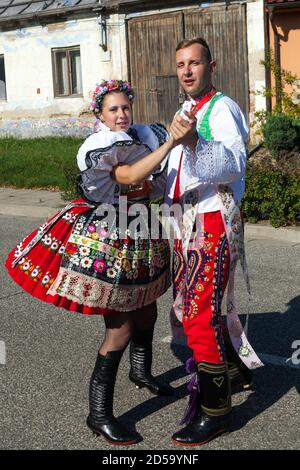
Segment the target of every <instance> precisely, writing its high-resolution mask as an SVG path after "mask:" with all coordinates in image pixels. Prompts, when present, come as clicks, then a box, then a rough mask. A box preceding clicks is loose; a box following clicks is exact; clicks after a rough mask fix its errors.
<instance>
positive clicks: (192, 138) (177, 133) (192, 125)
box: [170, 111, 198, 151]
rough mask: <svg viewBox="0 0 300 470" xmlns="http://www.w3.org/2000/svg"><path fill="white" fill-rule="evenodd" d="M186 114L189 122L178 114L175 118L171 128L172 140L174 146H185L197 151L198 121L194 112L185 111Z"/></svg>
mask: <svg viewBox="0 0 300 470" xmlns="http://www.w3.org/2000/svg"><path fill="white" fill-rule="evenodd" d="M184 114H185V116H187V118H188V120H187V119H185V118H183V117H182V116H180V115H179V114H176V116H175V117H174V119H173V121H172V124H171V126H170V134H171V139H172V140H173V142H174V146H176V145H179V144H183V145H187V146H189V147H190V148H191V149H192V150H193V151H195V149H196V145H197V141H198V134H197V129H196V124H197V120H196V118H195V115H194V114H193V113H192V112H187V111H184Z"/></svg>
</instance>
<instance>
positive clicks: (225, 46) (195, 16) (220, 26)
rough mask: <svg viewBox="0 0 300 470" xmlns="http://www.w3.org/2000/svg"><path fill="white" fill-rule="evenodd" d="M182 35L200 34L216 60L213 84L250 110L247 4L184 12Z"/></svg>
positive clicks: (244, 109)
mask: <svg viewBox="0 0 300 470" xmlns="http://www.w3.org/2000/svg"><path fill="white" fill-rule="evenodd" d="M184 16H185V37H187V38H189V37H195V36H201V37H203V38H205V40H206V41H207V43H208V44H209V48H210V49H211V53H212V57H213V59H216V61H217V71H216V75H215V77H214V80H213V82H214V84H215V86H216V87H217V89H218V90H220V91H222V92H223V93H225V94H226V95H228V96H230V97H231V98H233V99H234V100H235V101H236V102H237V103H238V104H239V106H240V107H241V108H242V110H243V111H244V113H245V114H246V116H248V113H249V85H248V53H247V23H246V5H245V4H240V5H231V6H229V7H228V8H225V7H214V8H205V9H201V10H194V11H188V12H186V13H185V15H184Z"/></svg>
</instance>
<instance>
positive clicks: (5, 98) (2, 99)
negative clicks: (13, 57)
mask: <svg viewBox="0 0 300 470" xmlns="http://www.w3.org/2000/svg"><path fill="white" fill-rule="evenodd" d="M0 58H3V65H4V78H5V81H4V84H5V97H4V98H1V96H0V101H2V102H3V101H7V86H6V73H5V54H0Z"/></svg>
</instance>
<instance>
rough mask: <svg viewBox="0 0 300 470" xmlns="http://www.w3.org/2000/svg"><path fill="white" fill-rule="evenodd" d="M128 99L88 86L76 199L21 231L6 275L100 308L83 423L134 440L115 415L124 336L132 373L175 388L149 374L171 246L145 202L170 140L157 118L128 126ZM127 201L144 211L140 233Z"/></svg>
mask: <svg viewBox="0 0 300 470" xmlns="http://www.w3.org/2000/svg"><path fill="white" fill-rule="evenodd" d="M132 101H133V92H132V88H131V85H130V84H129V83H128V82H123V81H121V80H109V81H104V82H102V83H101V84H100V85H98V86H97V87H96V89H95V92H94V96H93V102H92V107H93V110H94V112H95V114H96V116H97V126H96V127H97V129H96V130H97V132H95V133H94V134H92V135H91V136H90V137H88V138H87V139H86V141H85V142H84V143H83V145H82V146H81V147H80V149H79V152H78V155H77V163H78V166H79V169H80V170H81V174H80V178H79V188H80V190H81V193H82V195H83V198H81V199H77V200H75V201H73V202H72V203H70V204H68V205H67V206H66V207H65V208H64V209H63V210H62V211H61V212H60V213H59V214H57V215H56V216H54V217H53V218H52V219H50V220H49V221H48V222H47V223H46V224H44V225H43V226H42V227H40V228H39V229H38V230H36V231H35V232H33V233H32V234H30V235H29V236H28V237H26V238H25V239H24V240H23V242H22V243H20V244H19V245H18V246H17V248H15V249H14V250H12V251H11V253H10V254H9V256H8V259H7V262H6V266H7V269H8V272H9V274H10V275H11V276H12V278H13V279H14V280H15V281H16V282H17V283H18V284H20V285H21V286H22V287H23V288H24V289H25V290H26V291H27V292H29V293H30V294H32V295H34V296H36V297H38V298H39V299H42V300H44V301H46V302H50V303H52V304H54V305H56V306H58V307H63V308H65V309H67V310H70V311H77V312H80V313H82V314H84V315H93V314H96V315H97V314H98V315H103V318H104V322H105V327H106V329H105V338H104V340H103V342H102V344H101V346H100V349H99V353H98V355H97V360H96V364H95V368H94V371H93V374H92V377H91V381H90V391H89V403H90V413H89V416H88V418H87V425H88V426H89V428H90V429H91V430H93V431H94V432H95V433H97V434H101V435H103V436H104V437H105V438H106V439H107V440H108V441H109V442H110V443H112V444H118V445H122V444H123V445H129V444H134V443H136V442H138V441H139V440H140V437H139V436H138V435H137V434H136V433H135V432H131V431H129V430H127V429H126V428H125V427H124V426H123V425H122V424H121V423H119V422H118V421H117V419H116V418H115V417H114V416H113V392H114V386H115V380H116V374H117V370H118V366H119V363H120V360H121V357H122V354H123V352H124V350H125V349H126V347H127V345H128V343H129V342H130V363H131V369H130V373H129V378H130V380H131V381H132V382H134V383H135V384H136V386H137V387H147V388H148V389H149V390H150V391H151V392H152V393H154V394H157V395H170V394H171V393H172V392H173V390H172V389H171V387H170V386H168V385H163V384H161V383H159V382H158V381H157V380H156V379H155V378H154V377H153V376H152V374H151V363H152V339H153V331H154V325H155V322H156V318H157V308H156V299H157V298H158V297H159V296H161V295H162V294H163V293H164V292H165V291H166V290H167V289H168V287H169V285H170V276H169V261H170V252H169V245H168V240H164V239H162V238H157V237H156V238H155V237H152V238H151V236H150V234H149V229H150V226H149V225H150V220H151V208H150V202H151V200H152V199H153V198H154V197H157V196H158V195H159V193H161V195H162V194H163V190H164V184H163V179H164V165H163V164H162V165H161V162H162V161H163V160H165V159H166V157H167V155H168V153H169V151H170V150H171V149H172V148H173V147H174V146H175V145H176V141H175V139H174V138H173V137H172V136H171V137H170V138H169V140H166V139H167V132H166V131H165V129H164V128H163V127H162V126H159V125H154V126H144V125H134V126H132V125H131V123H132ZM154 170H155V171H154ZM121 202H122V204H121ZM137 203H138V205H137ZM134 208H138V209H140V211H141V212H142V213H143V215H142V219H139V220H140V221H142V222H143V223H142V225H143V224H144V225H146V226H147V227H148V230H146V231H145V230H144V232H143V233H142V231H139V230H138V227H137V224H135V217H134V215H135V214H134V210H133V209H134ZM145 208H146V209H145ZM124 217H125V218H127V219H128V220H127V221H126V224H125V225H124V223H123V222H122V221H123V219H124ZM121 219H122V221H121ZM122 224H123V227H121V225H122ZM124 227H125V228H124Z"/></svg>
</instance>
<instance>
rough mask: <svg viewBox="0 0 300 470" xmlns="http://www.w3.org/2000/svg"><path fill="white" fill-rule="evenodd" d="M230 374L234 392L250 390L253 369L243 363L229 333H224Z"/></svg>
mask: <svg viewBox="0 0 300 470" xmlns="http://www.w3.org/2000/svg"><path fill="white" fill-rule="evenodd" d="M224 341H225V350H226V358H227V365H228V374H229V378H230V381H231V390H232V392H237V391H241V390H249V389H250V388H251V387H252V381H253V373H252V370H250V369H248V367H247V366H246V365H245V364H244V363H243V361H242V360H241V359H240V357H239V355H238V353H237V352H236V350H235V349H234V347H233V345H232V343H231V339H230V336H229V333H227V332H226V333H225V335H224Z"/></svg>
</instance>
